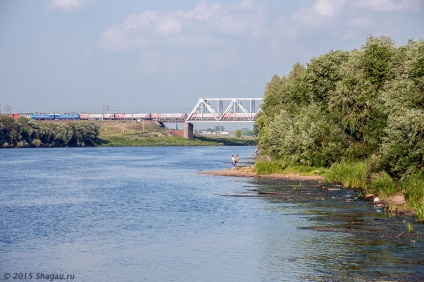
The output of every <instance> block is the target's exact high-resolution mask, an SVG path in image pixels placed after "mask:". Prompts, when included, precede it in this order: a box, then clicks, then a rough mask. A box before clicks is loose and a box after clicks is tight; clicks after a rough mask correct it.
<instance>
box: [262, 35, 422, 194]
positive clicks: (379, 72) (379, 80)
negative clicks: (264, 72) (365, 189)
mask: <svg viewBox="0 0 424 282" xmlns="http://www.w3.org/2000/svg"><path fill="white" fill-rule="evenodd" d="M255 130H256V132H257V133H259V147H260V149H261V152H262V155H264V156H267V157H268V158H269V159H271V160H272V161H277V162H279V163H280V165H281V166H283V167H284V166H296V165H306V166H316V167H330V166H332V165H333V164H336V163H342V162H345V163H353V162H358V161H362V162H365V163H366V166H367V173H368V174H369V177H373V175H376V174H382V173H384V174H387V175H389V176H390V177H391V178H392V179H395V180H400V179H401V180H402V179H407V178H409V177H411V176H413V175H415V176H418V177H421V179H423V173H424V41H423V40H419V41H414V40H409V41H408V43H407V44H406V45H403V46H396V45H395V43H394V42H393V41H392V40H391V39H390V38H389V37H379V38H376V37H372V36H370V37H368V38H367V40H366V42H365V44H364V45H363V46H362V47H360V48H359V49H357V50H356V49H355V50H352V51H330V52H328V53H327V54H324V55H321V56H319V57H317V58H313V59H312V60H311V61H310V62H308V63H307V64H306V65H303V64H300V63H296V64H294V65H293V67H292V69H291V72H290V73H289V74H288V75H284V76H281V77H280V76H277V75H275V76H274V77H272V79H271V80H270V81H269V83H268V84H267V85H266V88H265V91H264V101H263V104H262V112H261V113H260V114H259V116H258V118H257V122H256V124H255ZM422 190H424V189H422Z"/></svg>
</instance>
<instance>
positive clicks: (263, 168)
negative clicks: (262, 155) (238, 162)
mask: <svg viewBox="0 0 424 282" xmlns="http://www.w3.org/2000/svg"><path fill="white" fill-rule="evenodd" d="M254 170H255V172H256V173H257V174H273V173H283V172H284V170H283V166H282V164H281V163H280V162H278V161H264V160H257V161H256V163H255V166H254Z"/></svg>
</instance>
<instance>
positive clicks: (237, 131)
mask: <svg viewBox="0 0 424 282" xmlns="http://www.w3.org/2000/svg"><path fill="white" fill-rule="evenodd" d="M234 133H235V134H236V137H237V138H240V137H241V130H240V129H237V130H236V131H235V132H234Z"/></svg>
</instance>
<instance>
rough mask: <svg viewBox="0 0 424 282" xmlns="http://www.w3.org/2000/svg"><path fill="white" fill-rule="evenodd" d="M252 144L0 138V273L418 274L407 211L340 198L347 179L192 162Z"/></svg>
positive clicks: (418, 247)
mask: <svg viewBox="0 0 424 282" xmlns="http://www.w3.org/2000/svg"><path fill="white" fill-rule="evenodd" d="M253 151H254V148H253V147H137V148H61V149H16V150H5V149H3V150H0V179H1V182H0V281H6V279H7V278H9V279H8V280H13V281H17V280H20V281H30V280H44V281H48V280H51V279H50V278H52V277H53V276H49V277H47V275H53V274H64V275H65V276H64V277H65V278H66V275H67V274H70V275H74V277H75V279H74V281H346V280H350V281H370V280H371V281H375V280H377V281H380V280H388V281H420V280H422V279H424V266H423V264H424V258H423V257H424V238H423V236H422V234H423V233H424V228H423V225H419V224H415V223H414V222H413V218H411V217H401V216H389V215H387V214H384V213H382V212H380V211H378V210H376V209H375V208H374V207H373V206H372V205H370V204H369V203H365V202H362V201H350V202H347V201H346V200H347V199H350V198H353V197H354V196H355V195H353V193H352V191H350V190H347V189H340V190H338V191H325V190H323V189H321V188H319V187H318V186H319V184H315V183H302V184H300V183H299V182H289V181H281V180H280V181H276V180H255V179H251V178H232V177H220V176H214V175H203V174H198V173H197V172H199V171H207V170H219V169H223V168H226V167H229V166H230V163H229V161H230V158H231V155H232V154H236V153H238V154H239V155H240V156H241V161H246V160H248V161H252V159H251V158H252V154H253ZM242 165H243V163H242ZM258 190H259V191H268V192H269V191H279V194H278V196H272V197H270V196H265V197H256V196H255V195H256V192H255V191H258ZM234 195H240V196H242V197H238V196H237V197H234ZM244 196H246V197H244ZM251 196H253V197H251ZM407 222H411V223H412V226H413V228H414V231H415V232H414V233H409V232H408V231H407V228H406V224H407ZM8 274H10V277H9V276H8ZM24 274H26V275H27V279H13V278H19V277H20V278H25V276H24ZM29 274H32V279H29V276H28V275H29ZM41 274H43V275H44V276H41ZM37 275H38V276H37ZM59 277H60V276H59ZM53 278H54V277H53Z"/></svg>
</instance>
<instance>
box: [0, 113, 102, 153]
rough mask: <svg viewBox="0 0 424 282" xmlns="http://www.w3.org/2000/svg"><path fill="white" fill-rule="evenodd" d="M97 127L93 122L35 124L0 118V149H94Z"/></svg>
mask: <svg viewBox="0 0 424 282" xmlns="http://www.w3.org/2000/svg"><path fill="white" fill-rule="evenodd" d="M99 133H100V127H99V126H98V125H96V124H95V123H93V122H90V121H88V122H67V123H52V122H37V121H35V120H32V119H28V118H25V117H19V118H18V119H17V120H15V119H13V118H12V117H9V116H6V115H0V148H14V147H18V148H25V147H84V146H95V145H96V141H97V137H98V136H99Z"/></svg>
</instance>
